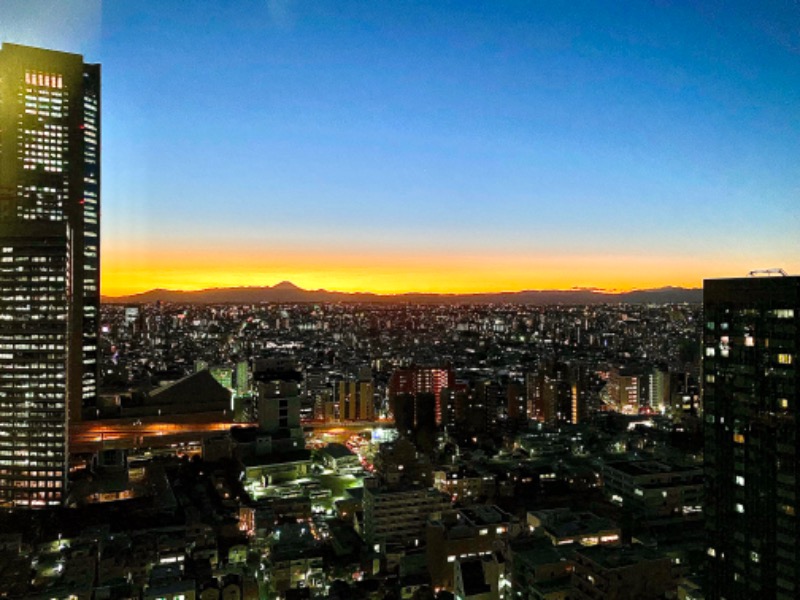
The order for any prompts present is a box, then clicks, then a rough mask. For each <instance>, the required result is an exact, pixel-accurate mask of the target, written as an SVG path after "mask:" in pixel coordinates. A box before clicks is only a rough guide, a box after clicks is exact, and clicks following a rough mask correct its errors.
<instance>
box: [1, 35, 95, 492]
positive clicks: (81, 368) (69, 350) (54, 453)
mask: <svg viewBox="0 0 800 600" xmlns="http://www.w3.org/2000/svg"><path fill="white" fill-rule="evenodd" d="M0 105H1V106H0V506H6V507H30V508H35V507H47V506H57V505H59V504H60V503H61V501H62V498H63V496H64V488H65V486H66V477H67V451H68V447H67V441H68V430H69V422H70V421H78V420H80V419H81V414H82V412H83V411H84V410H85V409H87V410H88V409H90V407H92V406H94V403H95V401H96V395H97V381H98V368H99V367H98V350H97V348H98V330H99V327H98V325H99V306H100V262H99V261H100V67H99V65H90V64H85V63H84V62H83V58H82V57H81V56H79V55H76V54H67V53H63V52H54V51H50V50H42V49H38V48H29V47H25V46H18V45H14V44H4V45H3V46H2V48H1V49H0Z"/></svg>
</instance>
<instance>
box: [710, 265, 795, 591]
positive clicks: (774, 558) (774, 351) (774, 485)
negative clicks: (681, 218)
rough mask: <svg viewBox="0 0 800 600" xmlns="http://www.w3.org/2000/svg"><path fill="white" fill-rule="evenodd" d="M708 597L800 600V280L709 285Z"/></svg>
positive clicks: (758, 279) (769, 279)
mask: <svg viewBox="0 0 800 600" xmlns="http://www.w3.org/2000/svg"><path fill="white" fill-rule="evenodd" d="M703 302H704V308H705V319H704V320H705V324H704V333H703V410H704V418H705V434H704V435H705V450H704V460H705V479H706V484H705V485H706V487H705V497H706V502H705V520H706V532H707V535H708V540H707V543H708V548H707V554H708V561H709V562H708V569H707V571H708V582H707V588H708V589H707V592H708V593H707V596H706V597H708V598H727V599H729V600H730V599H733V598H785V599H788V598H797V597H798V595H799V594H800V560H799V559H800V555H798V552H799V551H798V547H797V540H798V539H800V527H799V526H798V520H797V508H798V505H797V500H798V494H800V489H798V477H797V473H798V470H797V459H798V421H797V407H798V400H799V399H800V397H799V396H798V389H800V387H798V384H800V381H799V380H798V375H800V371H798V368H797V360H798V355H797V351H798V345H799V344H800V329H798V326H797V318H798V316H800V277H748V278H739V279H718V280H707V281H706V282H705V285H704V293H703Z"/></svg>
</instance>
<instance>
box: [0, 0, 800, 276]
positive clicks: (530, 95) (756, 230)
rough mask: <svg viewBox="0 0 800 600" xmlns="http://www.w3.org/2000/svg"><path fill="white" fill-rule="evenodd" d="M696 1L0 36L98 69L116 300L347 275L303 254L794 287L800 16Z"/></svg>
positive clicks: (279, 12)
mask: <svg viewBox="0 0 800 600" xmlns="http://www.w3.org/2000/svg"><path fill="white" fill-rule="evenodd" d="M700 4H702V7H691V6H688V3H678V2H675V3H673V2H653V3H645V2H618V3H613V5H611V4H609V3H600V2H465V1H461V2H435V3H432V2H402V1H394V2H348V1H337V2H301V1H291V0H273V1H265V0H243V1H231V2H222V1H219V2H217V1H213V2H212V1H200V2H191V3H187V2H185V1H160V2H148V1H140V2H135V3H128V2H105V3H102V4H101V3H100V2H99V1H92V0H87V1H86V2H81V1H72V0H68V1H67V2H48V1H44V0H32V1H27V2H21V1H17V0H11V1H10V2H9V1H8V0H6V2H4V3H3V4H2V5H0V38H2V40H3V41H10V42H19V43H30V44H36V45H44V46H48V47H55V48H59V49H65V50H70V51H76V52H81V53H83V54H84V55H85V57H86V60H87V61H90V62H100V63H102V65H103V75H104V80H103V119H104V122H103V124H104V129H103V152H104V157H103V169H104V170H103V235H104V254H105V255H106V256H107V257H111V258H110V259H106V260H105V261H104V276H105V275H107V278H106V279H107V280H108V281H120V278H122V277H123V276H122V274H121V273H122V271H120V272H119V273H115V272H113V269H114V268H115V264H116V265H122V264H123V263H125V261H128V262H131V261H133V262H136V265H135V268H137V269H139V270H140V271H141V272H140V273H139V275H140V276H141V277H139V278H138V279H137V282H139V283H137V285H139V286H140V287H148V286H147V284H146V278H144V279H142V277H143V275H142V273H143V272H144V271H142V270H146V268H147V267H148V265H149V268H150V269H151V270H152V269H155V268H156V267H157V266H159V264H161V266H163V260H167V259H168V257H173V258H172V259H170V260H178V258H175V257H184V259H185V257H186V256H187V255H191V254H192V253H204V256H206V255H208V254H211V255H214V256H217V257H218V259H217V262H214V260H213V259H206V260H207V261H208V260H210V264H208V269H209V270H210V271H211V272H213V271H214V270H215V269H216V270H225V269H228V270H230V268H231V264H232V262H236V267H237V268H239V267H240V266H241V263H242V261H243V260H244V261H246V260H251V261H254V263H260V264H262V265H266V266H264V268H259V269H254V270H253V271H252V272H253V278H252V279H251V280H248V281H242V283H243V284H270V283H275V282H277V281H279V280H280V279H285V278H289V277H294V278H295V279H297V278H300V280H301V283H303V282H305V283H306V285H308V286H310V287H318V286H325V287H335V283H336V281H337V280H336V277H333V279H331V278H327V279H326V278H325V277H324V276H321V275H320V272H319V270H314V273H315V274H312V270H313V269H312V270H309V268H308V267H307V266H306V267H303V268H305V269H306V271H303V270H302V269H300V267H298V270H295V271H294V272H289V273H286V276H281V272H280V271H281V269H283V271H286V270H288V271H292V269H291V268H290V267H287V265H291V261H290V258H291V255H292V253H295V254H302V255H303V256H304V257H305V259H304V260H305V262H304V263H303V264H305V265H308V264H313V260H312V258H310V257H313V255H314V253H317V254H318V255H319V257H320V264H325V265H328V264H330V261H331V260H332V259H331V257H332V256H340V259H339V260H340V262H341V261H344V262H346V261H347V260H353V256H356V257H358V256H359V255H361V254H363V255H370V256H375V257H379V256H385V257H386V261H387V264H388V263H391V264H393V265H394V264H395V263H398V261H399V262H400V263H402V261H403V260H404V257H407V256H414V257H417V259H418V260H421V259H419V257H425V256H427V257H430V259H431V260H432V261H433V262H436V261H437V260H438V261H440V262H441V264H443V265H445V266H446V265H447V264H453V265H456V263H458V264H461V263H463V262H464V261H465V260H468V259H470V257H472V258H474V257H476V256H480V257H490V258H491V257H494V258H495V260H496V261H505V260H506V259H510V258H513V259H514V260H519V261H520V262H519V264H520V269H521V271H520V273H519V287H520V288H535V287H541V286H542V285H551V283H549V282H551V280H552V277H550V278H549V279H548V277H545V276H544V275H541V276H540V275H539V274H538V273H537V265H540V264H542V261H544V260H546V259H547V258H548V257H558V258H559V260H565V261H566V262H565V263H564V264H565V265H567V267H566V268H567V269H569V268H570V267H569V264H570V263H569V261H568V260H567V259H569V258H570V257H572V258H573V259H574V261H580V260H583V259H585V258H586V257H587V256H592V257H598V256H601V257H603V256H604V257H608V259H609V260H608V261H607V263H603V264H607V266H606V267H605V269H607V270H608V269H614V268H616V269H626V268H629V269H632V270H636V269H639V270H642V272H643V273H644V272H648V273H649V275H648V277H644V276H643V277H642V285H643V286H644V285H650V284H653V283H658V282H657V281H656V280H655V279H653V277H652V270H653V269H654V268H656V269H657V268H659V267H658V265H664V264H667V263H669V259H670V258H671V257H672V258H675V260H676V262H675V263H674V264H680V265H681V267H680V268H681V269H684V270H685V269H689V268H690V267H691V268H692V269H693V270H692V272H691V273H689V272H686V277H684V278H682V279H681V280H680V281H674V279H675V273H674V272H672V271H670V270H669V269H665V270H664V276H665V280H664V281H663V284H665V285H666V284H668V283H670V282H674V283H680V284H687V283H689V284H690V283H691V282H695V284H696V285H699V284H700V280H701V279H702V277H705V276H727V275H740V274H744V273H745V272H746V271H747V270H749V269H751V268H757V267H769V266H783V267H784V268H787V269H788V270H793V271H795V272H797V271H798V270H800V253H799V252H798V243H797V242H798V234H800V218H798V217H799V216H800V169H798V166H797V165H798V160H797V157H798V156H800V98H798V96H800V86H798V85H797V82H798V81H800V7H798V5H797V3H794V2H764V3H757V4H756V3H750V2H747V3H745V2H742V3H735V2H734V3H731V2H726V3H722V2H703V3H700ZM59 19H60V22H62V23H66V24H67V26H66V27H58V26H57V25H55V24H56V23H58V22H59ZM159 255H161V257H162V258H161V259H159V258H158V256H159ZM276 256H279V257H280V260H277V259H275V257H276ZM348 256H349V257H350V258H349V259H348V258H347V257H348ZM132 257H138V258H137V259H136V261H134V260H133V258H132ZM226 257H227V258H226ZM528 257H530V261H529V262H526V260H527V259H528ZM642 257H652V259H653V260H652V265H651V266H650V267H647V261H642V260H641V259H642ZM627 258H631V259H632V258H636V259H637V260H636V261H632V262H631V263H630V265H626V263H625V260H626V259H627ZM273 259H275V260H273ZM109 260H112V261H113V262H111V263H109ZM137 261H138V262H137ZM226 261H227V262H226ZM270 261H273V262H270ZM459 261H460V262H459ZM681 261H683V262H681ZM190 262H191V261H190ZM195 262H196V261H195ZM211 263H213V264H211ZM273 263H274V264H273ZM490 263H491V261H488V263H487V264H490ZM642 263H644V264H642ZM192 264H194V263H192ZM343 264H344V263H343ZM378 264H379V263H378ZM575 264H576V266H575V273H576V281H574V284H575V285H600V286H601V287H609V286H610V287H614V285H613V280H614V278H613V273H607V272H603V273H599V272H598V275H597V277H596V278H595V280H592V278H591V274H590V273H589V274H587V273H585V272H584V271H586V269H585V268H584V269H581V266H580V265H579V264H578V263H577V262H576V263H575ZM684 264H685V265H689V266H686V267H684V266H683V265H684ZM692 265H693V266H692ZM334 266H335V265H334ZM344 266H346V265H344ZM130 268H131V269H134V265H132V264H131V266H130ZM193 268H200V267H199V266H198V265H196V264H194V266H193ZM363 268H367V267H363ZM371 268H377V267H374V266H373V267H371ZM393 268H394V267H393ZM409 268H411V266H410V267H409ZM454 268H455V267H454ZM602 268H603V267H602V266H601V270H602ZM120 269H122V267H120ZM322 270H323V271H324V269H322ZM412 270H413V269H412ZM332 271H336V269H335V268H333V269H332ZM673 271H674V270H673ZM179 272H180V265H176V266H175V268H174V286H175V287H191V285H193V284H192V283H191V282H189V281H188V280H187V281H185V282H184V281H183V280H181V276H180V275H179ZM336 272H340V271H336ZM242 273H245V276H246V270H243V271H242ZM409 273H410V271H409ZM601 275H602V276H601ZM490 276H491V269H489V270H487V271H486V272H485V273H484V274H483V275H480V274H479V273H477V272H476V274H475V277H476V278H478V277H483V278H484V279H485V278H486V277H489V278H490ZM270 277H274V279H275V280H274V281H267V280H265V279H269V278H270ZM304 277H305V279H303V278H304ZM315 277H316V279H315ZM667 277H671V278H672V279H670V280H667V279H666V278H667ZM379 280H380V278H379V277H377V274H376V279H375V281H376V286H377V287H380V285H383V284H380V285H378V283H377V282H378V281H379ZM405 280H410V281H412V282H413V281H414V277H413V276H409V277H406V279H405ZM339 281H342V285H340V286H339V287H348V285H350V284H348V283H346V282H344V279H343V276H342V275H341V273H340V275H339ZM364 281H366V283H364ZM425 281H427V280H425V279H424V277H423V278H421V279H419V282H420V283H419V287H422V288H424V287H426V284H425ZM476 281H477V279H476ZM508 281H510V280H504V281H503V282H498V285H501V283H502V285H506V286H507V285H509V283H508ZM528 281H529V283H526V282H528ZM154 282H155V280H154ZM315 282H319V284H318V285H315ZM609 282H612V283H609ZM626 282H627V279H626ZM359 285H362V286H365V285H366V286H368V285H369V278H368V277H367V278H366V279H363V278H362V280H361V283H360V284H359ZM460 285H461V284H460ZM627 285H629V284H628V283H625V284H621V286H617V287H625V286H627ZM630 285H635V283H634V284H630ZM351 287H352V286H351ZM384 287H385V286H384ZM427 287H430V285H428V286H427ZM462 287H463V285H462ZM483 287H487V286H486V285H484V286H483ZM489 287H491V286H489Z"/></svg>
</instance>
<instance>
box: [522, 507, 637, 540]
mask: <svg viewBox="0 0 800 600" xmlns="http://www.w3.org/2000/svg"><path fill="white" fill-rule="evenodd" d="M528 527H529V528H530V529H531V530H532V531H536V530H541V532H542V533H543V534H544V535H545V536H547V537H548V538H549V539H550V541H551V542H552V543H553V545H554V546H564V545H567V544H573V543H574V544H580V545H582V546H595V545H597V544H604V545H616V544H619V543H620V536H621V533H622V532H621V530H620V528H619V527H618V526H617V525H616V523H614V522H613V521H611V520H610V519H604V518H602V517H598V516H597V515H595V514H592V513H590V512H573V511H571V510H570V509H568V508H555V509H550V510H537V511H533V512H529V513H528Z"/></svg>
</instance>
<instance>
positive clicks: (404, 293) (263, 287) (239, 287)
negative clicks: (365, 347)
mask: <svg viewBox="0 0 800 600" xmlns="http://www.w3.org/2000/svg"><path fill="white" fill-rule="evenodd" d="M279 286H284V288H283V289H286V288H288V287H289V286H291V288H290V289H292V288H293V289H295V290H297V291H301V292H327V293H334V294H346V295H351V296H356V295H369V296H379V297H388V296H444V297H447V296H479V295H494V294H522V293H526V292H535V293H544V292H590V293H593V294H603V295H611V296H615V295H622V294H629V293H632V292H652V291H662V290H685V291H694V290H702V289H703V288H702V287H683V286H679V285H664V286H659V287H651V288H646V287H632V288H629V289H616V288H600V287H592V286H586V287H579V286H576V287H571V288H538V289H537V288H524V289H518V290H508V289H505V290H495V291H464V292H429V291H417V290H408V291H399V292H372V291H369V290H359V291H350V292H344V291H339V290H331V289H326V288H316V289H308V288H303V287H300V286H298V285H296V284H294V283H292V282H291V281H288V280H283V281H280V282H278V283H276V284H273V285H235V286H221V287H207V288H196V289H170V288H163V287H155V288H150V289H147V290H144V291H141V292H133V293H129V294H118V295H111V294H102V293H101V294H100V295H101V297H102V298H108V299H114V298H129V297H131V296H142V295H144V294H149V293H152V292H171V293H179V294H192V293H202V292H213V291H220V290H274V289H276V288H277V289H278V291H280V290H281V288H280V287H279Z"/></svg>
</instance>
